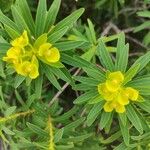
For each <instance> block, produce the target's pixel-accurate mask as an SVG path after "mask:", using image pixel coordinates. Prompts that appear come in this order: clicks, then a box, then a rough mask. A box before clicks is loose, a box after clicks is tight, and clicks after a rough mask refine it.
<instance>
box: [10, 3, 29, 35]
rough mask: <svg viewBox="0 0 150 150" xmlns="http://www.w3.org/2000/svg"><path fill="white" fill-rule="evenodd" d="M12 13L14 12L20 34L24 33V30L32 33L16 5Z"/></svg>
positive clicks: (12, 8)
mask: <svg viewBox="0 0 150 150" xmlns="http://www.w3.org/2000/svg"><path fill="white" fill-rule="evenodd" d="M11 11H12V15H13V18H14V20H15V23H16V25H17V26H18V29H19V31H20V33H22V32H23V31H24V30H27V32H28V33H30V29H29V28H28V26H27V24H26V22H25V20H24V18H23V17H22V16H21V14H20V13H19V12H18V9H17V7H16V6H15V5H14V6H12V7H11Z"/></svg>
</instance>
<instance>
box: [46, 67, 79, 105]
mask: <svg viewBox="0 0 150 150" xmlns="http://www.w3.org/2000/svg"><path fill="white" fill-rule="evenodd" d="M80 70H81V68H78V69H77V71H76V72H75V73H74V74H73V75H74V76H76V75H77V74H78V73H79V72H80ZM68 86H69V83H68V82H67V83H66V84H64V86H63V87H62V90H61V91H58V92H57V93H56V94H55V96H54V97H53V98H52V100H51V101H50V102H49V104H48V107H50V106H51V105H52V104H53V103H54V101H55V100H57V98H58V97H59V96H60V95H61V93H63V92H64V90H65V89H66V88H67V87H68Z"/></svg>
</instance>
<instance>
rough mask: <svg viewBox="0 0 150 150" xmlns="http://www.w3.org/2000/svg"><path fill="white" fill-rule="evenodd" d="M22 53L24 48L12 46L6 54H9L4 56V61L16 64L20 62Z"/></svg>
mask: <svg viewBox="0 0 150 150" xmlns="http://www.w3.org/2000/svg"><path fill="white" fill-rule="evenodd" d="M22 54H23V50H22V49H20V48H19V47H11V48H10V49H9V50H8V51H7V54H6V55H7V56H6V57H3V61H6V62H9V63H13V64H16V63H18V62H19V58H20V56H21V55H22Z"/></svg>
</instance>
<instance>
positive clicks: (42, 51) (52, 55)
mask: <svg viewBox="0 0 150 150" xmlns="http://www.w3.org/2000/svg"><path fill="white" fill-rule="evenodd" d="M38 54H39V56H40V57H41V58H42V59H44V60H45V61H47V62H49V63H56V62H58V61H59V59H60V53H59V50H58V49H57V48H56V47H52V45H51V44H50V43H44V44H42V45H41V46H40V47H39V52H38Z"/></svg>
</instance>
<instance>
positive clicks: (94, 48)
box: [81, 46, 96, 61]
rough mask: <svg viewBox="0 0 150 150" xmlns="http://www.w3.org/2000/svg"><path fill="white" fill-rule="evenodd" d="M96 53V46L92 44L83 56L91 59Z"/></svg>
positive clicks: (88, 59)
mask: <svg viewBox="0 0 150 150" xmlns="http://www.w3.org/2000/svg"><path fill="white" fill-rule="evenodd" d="M95 53H96V46H92V47H91V48H90V49H89V50H88V51H87V52H85V53H84V54H83V55H82V56H81V57H82V58H83V59H85V60H87V61H91V59H92V58H93V57H94V55H95Z"/></svg>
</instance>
